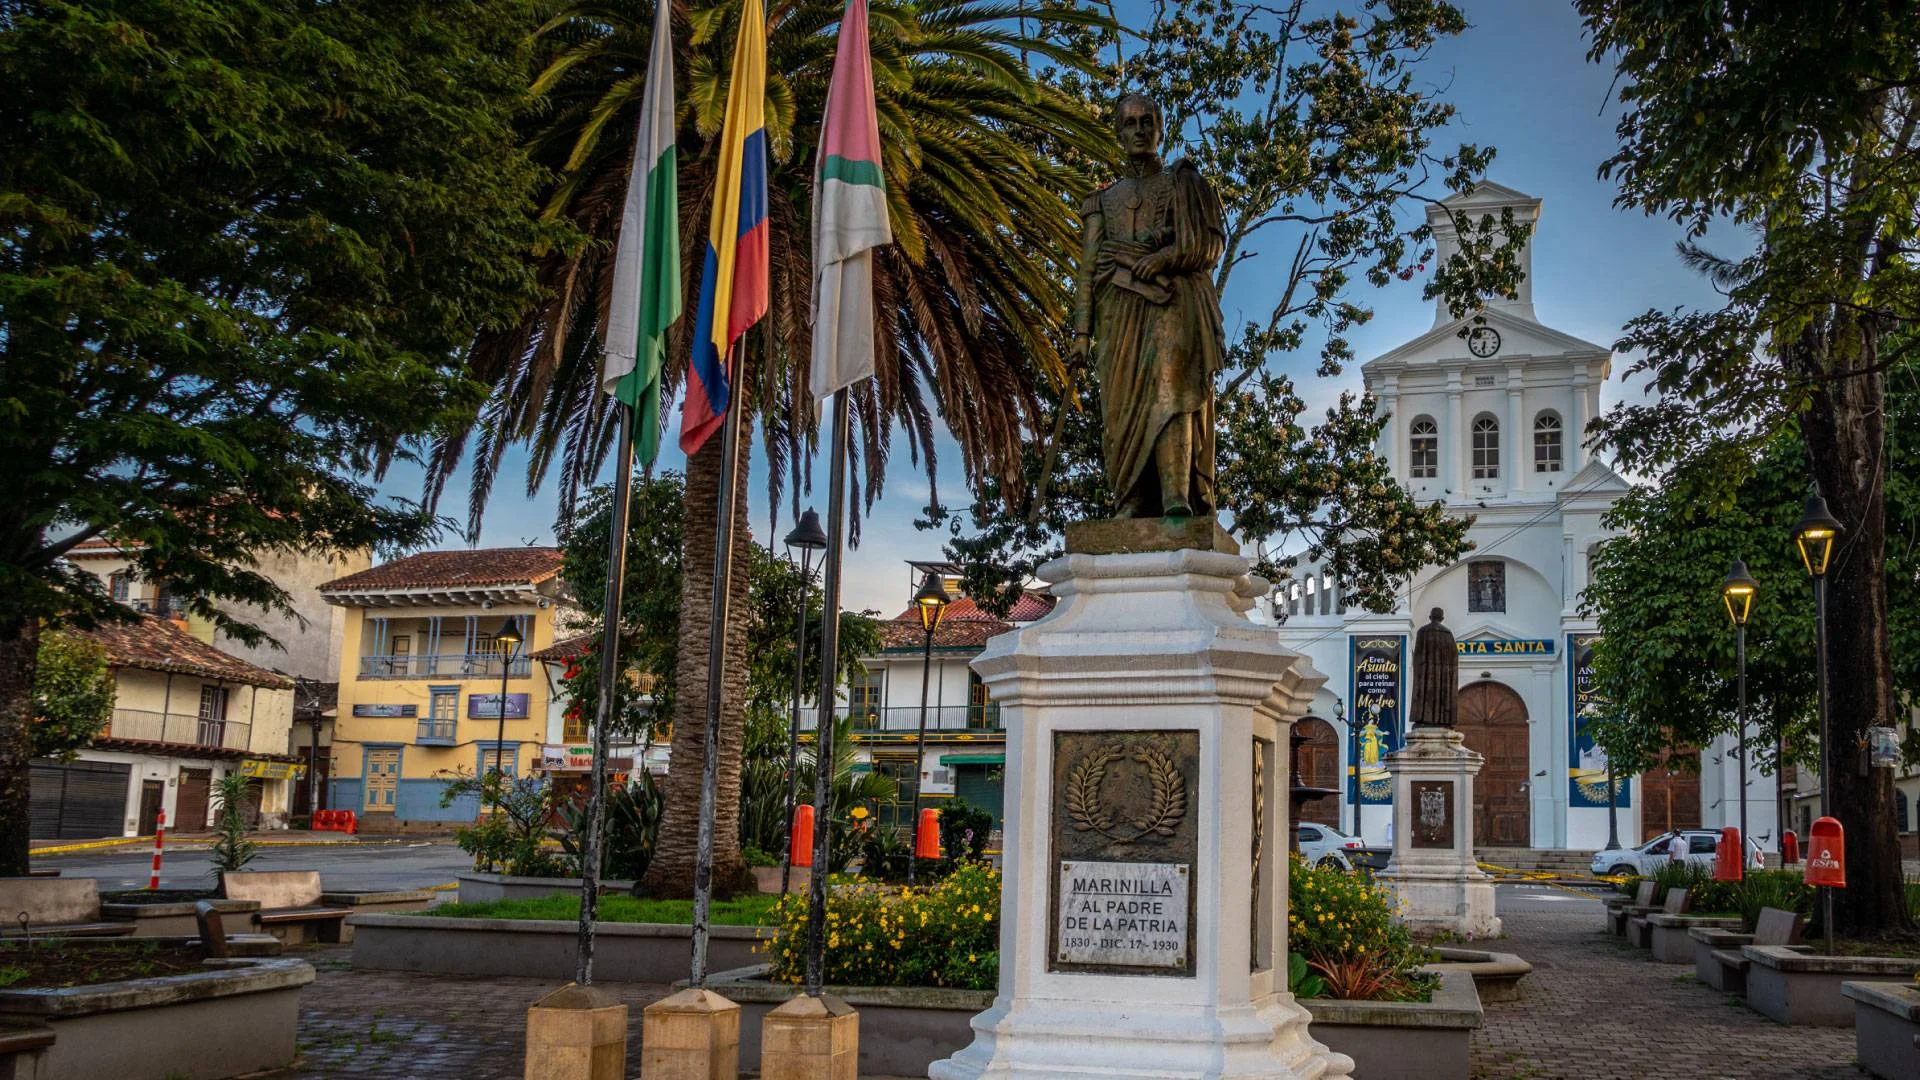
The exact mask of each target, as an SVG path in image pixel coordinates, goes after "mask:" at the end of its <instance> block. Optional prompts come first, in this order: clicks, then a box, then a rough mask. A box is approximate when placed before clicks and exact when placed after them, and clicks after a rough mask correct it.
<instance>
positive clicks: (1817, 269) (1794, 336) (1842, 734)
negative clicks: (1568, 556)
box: [1576, 0, 1920, 933]
mask: <svg viewBox="0 0 1920 1080" xmlns="http://www.w3.org/2000/svg"><path fill="white" fill-rule="evenodd" d="M1576 6H1577V7H1578V9H1579V11H1580V13H1581V15H1582V17H1583V19H1584V20H1585V23H1586V27H1587V31H1588V33H1589V35H1590V36H1591V38H1592V41H1593V46H1592V51H1591V56H1592V58H1593V59H1594V60H1595V61H1598V62H1602V63H1611V64H1613V65H1614V66H1615V67H1616V69H1617V70H1618V73H1619V78H1618V81H1617V83H1616V85H1617V87H1618V88H1619V94H1620V99H1621V101H1622V103H1623V104H1624V105H1625V107H1626V109H1625V112H1624V114H1623V115H1622V116H1621V118H1620V122H1619V125H1618V132H1619V136H1620V149H1619V151H1618V152H1617V153H1616V154H1614V156H1613V157H1611V158H1609V159H1608V160H1607V162H1606V163H1605V164H1604V165H1603V166H1602V169H1601V172H1602V175H1603V176H1605V177H1608V178H1610V179H1612V180H1614V181H1615V182H1616V183H1618V185H1619V188H1620V194H1619V196H1618V197H1617V199H1616V202H1617V203H1618V204H1619V205H1622V206H1632V207H1638V208H1640V209H1642V210H1644V211H1646V212H1647V213H1649V214H1661V215H1664V216H1667V217H1670V218H1672V219H1673V220H1675V221H1678V222H1680V223H1682V224H1683V225H1684V226H1685V227H1686V228H1687V231H1688V241H1687V242H1686V243H1685V244H1683V245H1682V254H1683V257H1684V258H1685V259H1686V260H1687V261H1688V262H1689V263H1690V264H1691V265H1693V266H1694V267H1696V268H1698V269H1699V270H1700V271H1701V272H1703V273H1705V274H1707V275H1708V276H1709V277H1710V278H1711V279H1712V280H1713V282H1714V284H1715V286H1716V287H1717V289H1718V290H1719V291H1720V292H1721V294H1722V295H1724V296H1725V297H1726V301H1725V303H1724V304H1722V305H1721V306H1720V307H1718V308H1715V309H1711V310H1699V311H1683V310H1674V311H1658V310H1656V311H1650V312H1648V313H1647V314H1645V315H1643V316H1641V317H1640V318H1638V319H1635V320H1634V321H1633V322H1631V323H1629V324H1628V327H1627V330H1626V334H1625V336H1624V337H1623V338H1622V339H1621V341H1620V343H1619V345H1618V346H1617V348H1619V349H1620V350H1621V351H1630V350H1638V351H1640V352H1641V354H1642V356H1641V358H1640V359H1638V360H1636V361H1635V362H1634V363H1633V365H1632V366H1631V367H1630V369H1629V371H1628V377H1629V378H1634V377H1636V376H1639V377H1644V378H1645V380H1646V385H1647V388H1648V390H1649V391H1650V393H1651V396H1652V400H1651V401H1650V402H1646V403H1639V402H1634V403H1629V404H1623V405H1621V406H1617V407H1616V408H1615V409H1614V410H1613V411H1612V412H1611V413H1610V414H1608V415H1607V416H1606V417H1605V418H1604V419H1603V422H1602V423H1601V424H1600V425H1599V428H1600V444H1601V445H1602V446H1604V447H1606V448H1608V449H1611V450H1613V451H1614V452H1615V453H1616V454H1617V455H1618V457H1619V459H1620V461H1621V462H1622V464H1624V465H1625V467H1627V468H1628V469H1632V470H1635V471H1638V472H1642V473H1646V474H1652V475H1659V474H1662V473H1665V472H1667V471H1669V470H1671V469H1673V468H1675V467H1676V466H1677V465H1679V464H1680V463H1682V462H1714V463H1717V464H1718V465H1719V467H1720V469H1721V472H1722V474H1723V476H1724V478H1725V481H1726V483H1727V484H1728V485H1729V486H1731V485H1736V484H1738V483H1739V482H1740V481H1741V480H1742V479H1743V478H1745V477H1746V476H1748V475H1751V474H1752V472H1753V471H1754V468H1755V466H1754V458H1755V451H1756V450H1757V448H1759V447H1761V446H1762V445H1764V444H1766V443H1767V442H1768V441H1769V440H1770V439H1772V438H1773V437H1774V436H1775V435H1776V434H1778V433H1781V432H1786V431H1789V430H1793V431H1797V433H1798V435H1799V438H1800V440H1801V442H1802V444H1803V445H1804V447H1805V449H1806V461H1807V468H1808V473H1809V474H1810V479H1811V480H1812V484H1811V488H1813V489H1817V490H1818V491H1819V493H1820V494H1822V495H1824V496H1825V497H1826V499H1827V502H1828V504H1829V506H1830V507H1831V508H1832V511H1833V513H1834V514H1835V516H1837V517H1838V518H1839V519H1840V521H1841V522H1842V523H1843V525H1844V526H1845V529H1846V533H1845V535H1844V536H1843V537H1842V539H1841V541H1840V543H1839V544H1837V545H1836V547H1835V553H1834V559H1833V565H1832V568H1831V570H1830V572H1829V575H1828V582H1829V584H1828V593H1829V615H1830V619H1829V624H1828V629H1829V638H1828V647H1829V655H1830V657H1831V668H1830V683H1831V685H1830V687H1829V701H1830V703H1831V716H1832V730H1831V734H1830V737H1831V740H1832V742H1831V744H1830V746H1829V748H1828V749H1829V752H1830V754H1831V755H1832V760H1833V761H1834V762H1835V763H1836V767H1835V768H1833V769H1831V770H1830V771H1831V776H1832V790H1830V791H1828V792H1826V793H1825V798H1826V803H1827V807H1828V809H1829V811H1830V812H1831V813H1832V814H1833V815H1834V816H1835V817H1837V818H1839V819H1840V822H1841V824H1842V825H1843V826H1844V827H1845V829H1846V832H1847V846H1848V848H1849V849H1850V850H1849V851H1848V862H1849V864H1850V865H1849V871H1850V873H1849V876H1848V888H1847V889H1846V890H1845V891H1844V892H1843V893H1841V896H1840V899H1839V904H1838V910H1837V912H1836V919H1837V922H1838V924H1839V927H1838V928H1839V929H1840V930H1841V931H1842V932H1857V933H1872V932H1876V931H1879V930H1883V929H1886V930H1901V929H1904V928H1907V927H1909V926H1911V924H1912V919H1911V916H1910V915H1909V913H1908V911H1907V907H1906V903H1905V898H1904V896H1903V894H1902V890H1901V868H1900V849H1899V841H1898V837H1897V836H1896V834H1895V824H1894V815H1893V777H1892V775H1891V770H1887V769H1863V768H1859V767H1856V763H1857V762H1858V760H1859V755H1860V754H1861V753H1862V752H1863V750H1864V747H1865V745H1866V741H1867V738H1868V732H1869V730H1870V729H1871V728H1873V727H1875V726H1883V725H1890V724H1893V723H1894V722H1895V721H1896V719H1897V718H1898V717H1899V716H1900V715H1901V713H1902V712H1903V711H1904V709H1905V705H1904V704H1903V703H1902V701H1901V699H1900V696H1899V694H1898V690H1897V686H1896V682H1895V677H1894V669H1893V655H1892V650H1891V649H1890V647H1889V645H1890V643H1889V625H1890V624H1889V601H1888V581H1889V575H1888V573H1887V552H1888V547H1889V545H1888V543H1887V541H1888V524H1889V523H1888V517H1887V499H1888V494H1889V488H1890V482H1889V477H1890V476H1892V475H1893V474H1894V473H1895V472H1896V471H1897V470H1893V469H1889V468H1888V467H1887V466H1888V463H1889V460H1890V459H1889V452H1890V447H1889V445H1888V440H1887V403H1886V398H1887V395H1886V373H1887V371H1888V370H1889V369H1890V368H1893V367H1895V366H1897V365H1900V364H1901V363H1902V362H1903V361H1905V360H1907V359H1909V358H1910V357H1911V356H1912V355H1913V354H1914V352H1915V345H1916V342H1920V334H1916V333H1915V329H1916V326H1920V274H1916V272H1915V266H1914V261H1913V256H1914V252H1915V250H1916V245H1917V244H1920V95H1916V94H1915V93H1914V87H1915V86H1916V85H1920V18H1916V17H1915V11H1914V7H1913V5H1912V3H1910V2H1908V0H1835V2H1834V3H1830V4H1803V3H1797V2H1795V0H1709V2H1706V3H1699V4H1671V3H1665V2H1663V0H1577V4H1576ZM1716 221H1722V222H1724V221H1731V222H1733V223H1735V224H1738V225H1741V226H1744V227H1745V228H1746V229H1748V230H1750V235H1752V236H1753V237H1754V250H1753V251H1752V252H1751V254H1744V255H1740V256H1737V257H1734V256H1722V255H1716V254H1715V253H1713V252H1711V251H1709V250H1707V249H1706V248H1704V247H1702V246H1701V244H1700V238H1701V237H1702V236H1704V234H1705V232H1706V230H1707V228H1708V226H1709V225H1710V224H1712V223H1714V222H1716ZM1744 235H1746V234H1743V236H1744ZM1892 460H1896V461H1897V460H1898V459H1892ZM1794 501H1796V502H1797V501H1798V500H1794ZM1898 527H1899V528H1901V529H1902V530H1905V529H1907V528H1908V526H1907V525H1906V524H1905V523H1904V522H1903V523H1899V525H1898ZM1773 535H1774V536H1775V537H1782V534H1780V533H1775V534H1773ZM1780 542H1784V538H1783V537H1782V539H1781V541H1780ZM1806 662H1807V663H1809V664H1811V662H1812V661H1811V658H1807V661H1806Z"/></svg>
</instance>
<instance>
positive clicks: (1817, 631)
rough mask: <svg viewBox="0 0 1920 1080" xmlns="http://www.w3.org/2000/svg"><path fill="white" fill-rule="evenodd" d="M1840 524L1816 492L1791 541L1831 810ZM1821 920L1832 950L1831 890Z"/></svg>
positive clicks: (1823, 788)
mask: <svg viewBox="0 0 1920 1080" xmlns="http://www.w3.org/2000/svg"><path fill="white" fill-rule="evenodd" d="M1842 527H1843V526H1841V524H1840V519H1838V518H1836V517H1834V516H1833V511H1831V510H1829V509H1827V500H1825V499H1823V498H1821V497H1820V493H1819V492H1817V491H1816V492H1814V493H1813V494H1812V495H1809V496H1807V509H1806V512H1805V513H1802V514H1801V515H1800V524H1798V525H1795V526H1794V527H1793V542H1794V544H1796V545H1797V546H1798V547H1799V548H1800V561H1801V562H1803V563H1805V564H1806V565H1807V573H1808V574H1810V575H1812V577H1813V654H1814V658H1813V662H1814V686H1815V689H1816V694H1815V698H1816V700H1817V701H1818V703H1819V709H1820V712H1819V715H1820V809H1821V813H1822V814H1826V813H1831V807H1832V806H1833V751H1832V749H1831V748H1830V746H1829V743H1830V741H1831V739H1832V732H1833V727H1832V719H1831V714H1830V713H1829V712H1828V706H1827V566H1828V563H1829V562H1830V561H1831V560H1832V558H1833V541H1834V538H1835V537H1837V536H1839V535H1840V530H1841V529H1842ZM1820 893H1821V907H1822V916H1823V918H1822V921H1823V922H1824V923H1825V925H1826V928H1827V951H1828V952H1829V953H1831V952H1832V951H1833V890H1832V889H1829V888H1822V889H1820Z"/></svg>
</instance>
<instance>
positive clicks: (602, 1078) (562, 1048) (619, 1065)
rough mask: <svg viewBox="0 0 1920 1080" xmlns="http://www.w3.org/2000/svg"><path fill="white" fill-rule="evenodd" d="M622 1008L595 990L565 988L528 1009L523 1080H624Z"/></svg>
mask: <svg viewBox="0 0 1920 1080" xmlns="http://www.w3.org/2000/svg"><path fill="white" fill-rule="evenodd" d="M626 1075H627V1006H626V1004H625V1003H624V1002H620V1001H616V1000H615V999H614V998H613V996H612V995H611V994H608V993H607V992H606V991H604V990H601V989H600V988H599V987H595V986H580V985H577V984H575V983H568V984H567V985H565V986H563V987H561V988H560V989H558V990H555V991H554V992H553V993H551V994H548V995H547V996H546V997H543V998H541V999H540V1000H539V1001H536V1002H534V1003H533V1004H532V1005H531V1006H529V1007H528V1009H527V1071H526V1080H623V1078H624V1077H625V1076H626Z"/></svg>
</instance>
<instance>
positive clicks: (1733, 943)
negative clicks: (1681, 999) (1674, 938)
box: [1687, 926, 1753, 994]
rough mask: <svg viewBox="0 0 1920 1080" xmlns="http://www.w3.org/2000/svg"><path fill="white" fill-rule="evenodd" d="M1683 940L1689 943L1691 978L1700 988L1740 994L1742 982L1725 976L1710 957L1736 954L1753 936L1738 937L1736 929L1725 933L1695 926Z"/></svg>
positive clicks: (1734, 977) (1743, 989)
mask: <svg viewBox="0 0 1920 1080" xmlns="http://www.w3.org/2000/svg"><path fill="white" fill-rule="evenodd" d="M1687 940H1688V941H1691V942H1692V943H1693V978H1694V981H1695V982H1698V983H1699V984H1700V985H1701V986H1711V987H1713V988H1714V989H1715V990H1719V991H1721V992H1722V993H1727V994H1744V993H1746V990H1747V984H1746V980H1745V979H1744V978H1743V977H1741V976H1740V975H1738V974H1737V973H1736V974H1734V975H1732V976H1731V979H1732V981H1729V975H1728V973H1727V970H1726V966H1725V965H1723V964H1721V963H1720V961H1719V960H1718V959H1716V958H1715V957H1714V955H1713V954H1714V953H1715V952H1718V951H1722V950H1727V949H1731V950H1733V951H1735V952H1738V951H1740V947H1741V946H1742V945H1749V944H1752V942H1753V935H1752V934H1747V933H1741V932H1740V931H1739V930H1738V929H1737V928H1735V929H1727V928H1722V927H1713V926H1696V927H1693V928H1691V929H1689V930H1688V931H1687Z"/></svg>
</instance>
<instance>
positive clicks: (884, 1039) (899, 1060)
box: [707, 964, 993, 1076]
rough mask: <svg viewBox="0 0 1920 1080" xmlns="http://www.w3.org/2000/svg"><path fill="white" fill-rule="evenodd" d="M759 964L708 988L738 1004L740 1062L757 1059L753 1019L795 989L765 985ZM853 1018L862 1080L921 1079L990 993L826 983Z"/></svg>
mask: <svg viewBox="0 0 1920 1080" xmlns="http://www.w3.org/2000/svg"><path fill="white" fill-rule="evenodd" d="M766 972H767V968H766V965H765V964H760V965H756V966H753V967H743V968H740V969H738V970H734V971H722V972H720V973H719V974H717V975H715V976H713V977H712V978H710V979H708V980H707V988H708V989H709V990H712V991H713V992H714V993H717V994H719V995H721V996H722V997H725V998H726V999H727V1000H729V1001H732V1002H734V1003H736V1004H738V1005H739V1006H740V1064H741V1066H742V1067H743V1068H747V1069H754V1068H757V1067H758V1065H759V1062H760V1022H761V1021H762V1020H763V1019H764V1018H765V1017H766V1015H767V1013H768V1012H771V1011H772V1010H773V1009H775V1008H778V1007H779V1006H780V1005H781V1004H782V1003H784V1002H785V1001H787V1000H788V999H789V998H792V997H794V996H795V995H797V994H798V993H799V992H800V988H799V987H797V986H794V985H791V984H789V983H775V982H769V981H768V980H767V978H766ZM824 989H825V991H826V992H827V993H829V994H832V995H834V996H835V997H838V998H839V999H841V1000H842V1001H845V1002H846V1003H847V1004H849V1005H851V1006H853V1007H854V1009H856V1010H858V1011H859V1013H860V1064H859V1072H860V1075H861V1076H875V1075H877V1076H925V1075H927V1066H928V1065H931V1064H932V1063H934V1062H936V1061H940V1060H942V1059H944V1058H947V1057H951V1056H952V1055H954V1054H956V1053H958V1052H959V1051H960V1050H961V1049H963V1048H965V1047H966V1046H967V1044H969V1043H971V1042H973V1026H972V1023H973V1018H974V1017H975V1016H976V1015H978V1014H979V1013H982V1012H985V1011H986V1010H987V1007H988V1006H990V1005H992V1004H993V991H991V990H942V989H933V988H926V987H911V986H829V987H825V988H824Z"/></svg>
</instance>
